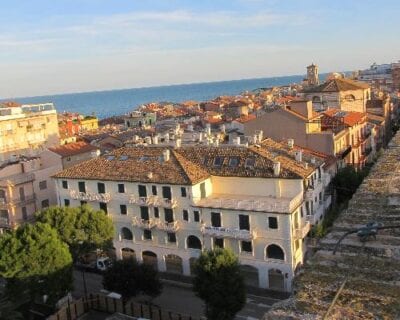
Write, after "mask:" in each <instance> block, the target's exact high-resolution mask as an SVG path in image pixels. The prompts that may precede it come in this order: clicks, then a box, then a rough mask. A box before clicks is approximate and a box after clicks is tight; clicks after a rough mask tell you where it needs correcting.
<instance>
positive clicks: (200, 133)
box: [199, 132, 203, 142]
mask: <svg viewBox="0 0 400 320" xmlns="http://www.w3.org/2000/svg"><path fill="white" fill-rule="evenodd" d="M202 141H203V132H199V142H202Z"/></svg>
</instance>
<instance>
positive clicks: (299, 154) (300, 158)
mask: <svg viewBox="0 0 400 320" xmlns="http://www.w3.org/2000/svg"><path fill="white" fill-rule="evenodd" d="M294 156H295V159H296V161H297V162H302V161H303V150H298V151H296V152H295V154H294Z"/></svg>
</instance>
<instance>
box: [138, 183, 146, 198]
mask: <svg viewBox="0 0 400 320" xmlns="http://www.w3.org/2000/svg"><path fill="white" fill-rule="evenodd" d="M138 190H139V197H147V190H146V186H142V185H139V186H138Z"/></svg>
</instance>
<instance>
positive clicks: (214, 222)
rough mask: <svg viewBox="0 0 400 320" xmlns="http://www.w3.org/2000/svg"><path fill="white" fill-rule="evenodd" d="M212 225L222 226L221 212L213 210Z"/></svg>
mask: <svg viewBox="0 0 400 320" xmlns="http://www.w3.org/2000/svg"><path fill="white" fill-rule="evenodd" d="M211 225H212V226H213V227H218V228H219V227H221V213H220V212H211Z"/></svg>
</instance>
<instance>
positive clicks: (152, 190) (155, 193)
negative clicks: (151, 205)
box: [151, 186, 157, 196]
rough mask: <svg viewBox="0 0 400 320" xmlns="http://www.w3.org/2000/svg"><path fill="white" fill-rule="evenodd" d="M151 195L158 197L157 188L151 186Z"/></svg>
mask: <svg viewBox="0 0 400 320" xmlns="http://www.w3.org/2000/svg"><path fill="white" fill-rule="evenodd" d="M151 193H152V194H153V196H156V195H157V186H151Z"/></svg>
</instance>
